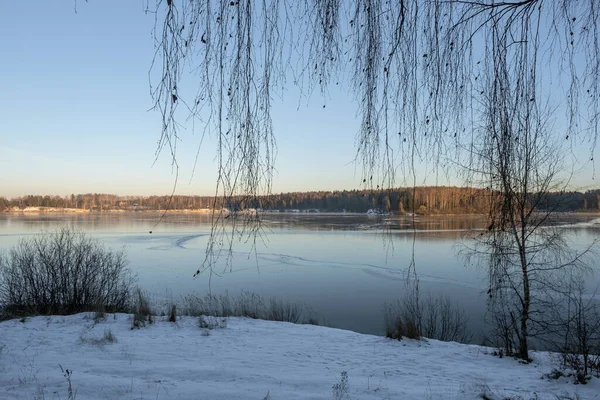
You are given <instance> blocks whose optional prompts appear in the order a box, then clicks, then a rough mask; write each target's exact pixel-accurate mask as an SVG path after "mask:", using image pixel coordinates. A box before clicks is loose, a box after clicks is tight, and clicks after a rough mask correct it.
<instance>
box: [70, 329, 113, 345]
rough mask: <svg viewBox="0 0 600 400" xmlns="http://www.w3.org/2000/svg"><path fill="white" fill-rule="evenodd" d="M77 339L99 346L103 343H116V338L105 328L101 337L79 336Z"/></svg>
mask: <svg viewBox="0 0 600 400" xmlns="http://www.w3.org/2000/svg"><path fill="white" fill-rule="evenodd" d="M79 341H80V342H81V343H85V344H91V345H94V346H100V347H102V346H104V345H105V344H112V343H116V342H117V338H116V337H115V335H114V334H113V333H112V330H111V329H105V330H104V335H103V336H102V337H101V338H87V337H84V336H81V337H80V338H79Z"/></svg>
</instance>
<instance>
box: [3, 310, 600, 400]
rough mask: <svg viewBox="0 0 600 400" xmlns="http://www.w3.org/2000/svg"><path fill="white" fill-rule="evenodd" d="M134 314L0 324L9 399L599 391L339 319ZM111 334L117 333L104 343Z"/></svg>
mask: <svg viewBox="0 0 600 400" xmlns="http://www.w3.org/2000/svg"><path fill="white" fill-rule="evenodd" d="M130 327H131V321H130V316H129V315H126V314H117V315H116V316H113V315H110V314H109V315H108V317H107V319H106V320H104V321H102V322H99V323H97V324H95V323H94V321H93V320H92V318H91V314H78V315H73V316H67V317H58V316H57V317H36V318H31V319H28V320H26V321H25V322H20V321H18V320H11V321H5V322H2V323H0V348H1V346H2V345H4V348H3V349H2V352H0V398H1V399H59V398H60V399H67V398H68V380H67V378H66V377H65V376H64V374H63V372H62V371H61V366H62V368H63V369H65V370H66V369H69V371H72V374H71V385H72V389H73V391H74V393H75V395H76V399H228V400H230V399H259V400H260V399H265V398H268V399H270V400H277V399H286V400H287V399H332V398H335V397H334V396H333V392H332V387H333V386H334V385H337V387H336V389H338V394H339V390H340V388H341V389H342V394H344V393H343V391H344V385H343V384H342V382H341V378H340V377H341V374H342V372H344V371H346V372H347V377H348V379H347V386H346V389H345V390H346V392H347V394H348V395H349V397H345V398H349V399H365V400H369V399H481V398H482V397H481V395H482V394H484V393H485V394H486V396H488V397H489V398H493V399H496V398H498V399H504V398H508V397H510V396H513V397H511V398H515V399H517V398H523V399H530V398H534V393H535V394H536V395H537V397H535V398H536V399H556V395H558V394H561V395H562V394H566V393H569V394H570V395H571V396H573V395H574V394H575V393H577V394H578V395H579V396H580V398H582V399H592V398H598V396H599V394H600V385H599V380H598V379H594V380H592V381H591V382H590V383H589V384H588V385H573V384H572V383H571V381H570V380H568V379H567V378H561V379H560V380H553V381H549V380H546V379H541V378H542V375H543V374H545V373H548V372H550V370H551V369H552V366H553V357H552V356H551V355H549V354H548V353H533V358H534V362H533V363H532V364H530V365H523V364H520V363H519V362H518V361H516V360H514V359H511V358H503V359H499V358H497V357H494V356H492V355H490V353H491V349H489V348H485V347H480V346H474V345H462V344H457V343H443V342H438V341H435V340H427V341H414V340H404V341H401V342H398V341H393V340H388V339H385V338H382V337H378V336H371V335H363V334H358V333H354V332H350V331H344V330H339V329H332V328H325V327H318V326H311V325H293V324H289V323H281V322H269V321H258V320H250V319H245V318H230V319H229V320H228V323H227V327H226V328H224V329H213V330H210V331H208V330H202V329H200V328H199V327H198V319H197V318H191V317H184V318H180V319H179V320H178V322H177V323H176V324H173V323H169V322H167V321H166V317H165V318H157V321H156V323H155V324H153V325H149V326H147V327H145V328H142V329H136V330H131V329H130ZM105 332H111V333H112V335H113V336H114V337H115V338H116V342H114V343H110V342H108V341H103V340H102V338H103V337H104V334H105Z"/></svg>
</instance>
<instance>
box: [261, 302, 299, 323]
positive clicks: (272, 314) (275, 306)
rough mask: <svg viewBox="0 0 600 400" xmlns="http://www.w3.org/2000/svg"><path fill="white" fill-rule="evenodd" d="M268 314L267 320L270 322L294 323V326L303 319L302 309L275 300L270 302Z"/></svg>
mask: <svg viewBox="0 0 600 400" xmlns="http://www.w3.org/2000/svg"><path fill="white" fill-rule="evenodd" d="M267 313H268V315H267V318H266V319H268V320H269V321H282V322H292V323H294V324H297V323H298V322H299V321H300V318H301V317H302V309H301V308H300V307H299V306H298V305H296V304H292V303H290V302H283V301H281V300H276V299H274V298H272V299H271V301H270V302H269V309H268V310H267Z"/></svg>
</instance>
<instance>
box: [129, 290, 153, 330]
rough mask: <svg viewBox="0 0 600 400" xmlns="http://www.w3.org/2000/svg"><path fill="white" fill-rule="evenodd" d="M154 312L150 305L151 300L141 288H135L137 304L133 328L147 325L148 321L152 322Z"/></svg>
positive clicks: (134, 311)
mask: <svg viewBox="0 0 600 400" xmlns="http://www.w3.org/2000/svg"><path fill="white" fill-rule="evenodd" d="M153 315H154V312H153V311H152V308H151V307H150V302H149V301H148V298H147V296H146V294H145V293H144V292H143V291H142V290H141V289H140V288H137V289H136V290H135V306H134V310H133V319H132V323H131V329H136V328H141V327H144V326H146V322H147V323H149V324H152V323H153V322H154V319H153Z"/></svg>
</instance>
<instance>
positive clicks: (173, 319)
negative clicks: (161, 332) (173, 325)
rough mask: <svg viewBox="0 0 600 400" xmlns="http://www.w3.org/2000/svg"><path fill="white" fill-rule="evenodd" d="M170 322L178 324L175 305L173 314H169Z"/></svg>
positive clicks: (172, 309) (172, 310) (172, 308)
mask: <svg viewBox="0 0 600 400" xmlns="http://www.w3.org/2000/svg"><path fill="white" fill-rule="evenodd" d="M169 322H177V306H176V305H175V304H173V305H172V306H171V312H170V313H169Z"/></svg>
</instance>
